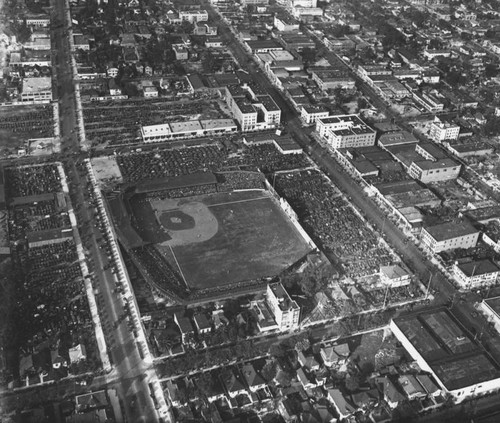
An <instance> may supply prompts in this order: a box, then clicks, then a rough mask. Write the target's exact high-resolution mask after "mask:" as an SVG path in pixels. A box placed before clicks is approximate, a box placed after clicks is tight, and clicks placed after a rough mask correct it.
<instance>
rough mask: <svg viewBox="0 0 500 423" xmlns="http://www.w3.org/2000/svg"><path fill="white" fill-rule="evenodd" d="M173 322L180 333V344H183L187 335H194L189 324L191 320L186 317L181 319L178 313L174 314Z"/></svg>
mask: <svg viewBox="0 0 500 423" xmlns="http://www.w3.org/2000/svg"><path fill="white" fill-rule="evenodd" d="M174 322H175V323H176V324H177V326H179V330H180V331H181V336H182V342H185V340H186V338H187V336H188V335H192V334H194V328H193V325H192V324H191V320H189V319H188V318H187V317H182V316H180V315H179V314H178V313H174Z"/></svg>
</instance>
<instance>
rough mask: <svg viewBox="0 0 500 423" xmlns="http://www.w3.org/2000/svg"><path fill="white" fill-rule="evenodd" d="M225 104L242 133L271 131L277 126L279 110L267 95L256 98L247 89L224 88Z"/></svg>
mask: <svg viewBox="0 0 500 423" xmlns="http://www.w3.org/2000/svg"><path fill="white" fill-rule="evenodd" d="M225 97H226V103H227V106H228V107H229V109H230V110H231V113H232V115H233V118H234V119H235V120H236V121H237V122H238V123H239V125H240V128H241V131H242V132H248V131H256V130H263V129H272V128H275V127H277V126H278V125H279V123H280V120H281V109H280V108H279V107H278V106H277V105H276V103H275V102H274V100H273V99H272V97H271V96H269V95H261V96H259V97H257V96H256V95H255V94H254V93H253V91H252V90H251V89H250V88H249V87H240V86H237V85H232V86H229V87H226V91H225Z"/></svg>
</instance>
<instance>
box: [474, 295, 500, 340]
mask: <svg viewBox="0 0 500 423" xmlns="http://www.w3.org/2000/svg"><path fill="white" fill-rule="evenodd" d="M479 310H481V312H482V313H483V314H485V315H486V317H487V318H488V320H489V321H491V322H493V324H494V325H495V329H496V330H497V331H498V332H500V297H492V298H485V299H484V300H483V301H481V302H480V303H479Z"/></svg>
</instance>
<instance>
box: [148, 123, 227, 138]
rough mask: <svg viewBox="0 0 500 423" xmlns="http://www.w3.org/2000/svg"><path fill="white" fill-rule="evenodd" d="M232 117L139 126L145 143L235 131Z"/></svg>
mask: <svg viewBox="0 0 500 423" xmlns="http://www.w3.org/2000/svg"><path fill="white" fill-rule="evenodd" d="M236 130H237V126H236V124H235V123H234V121H233V120H232V119H207V120H188V121H184V122H171V123H163V124H159V125H147V126H142V127H141V135H142V140H143V141H144V142H146V143H149V142H161V141H168V140H175V139H183V138H196V137H204V136H213V135H219V134H224V133H231V132H236Z"/></svg>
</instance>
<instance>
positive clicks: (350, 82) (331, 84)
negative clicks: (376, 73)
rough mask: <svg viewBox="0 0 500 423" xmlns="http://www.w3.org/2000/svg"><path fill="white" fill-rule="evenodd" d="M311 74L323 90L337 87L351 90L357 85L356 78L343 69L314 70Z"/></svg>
mask: <svg viewBox="0 0 500 423" xmlns="http://www.w3.org/2000/svg"><path fill="white" fill-rule="evenodd" d="M311 76H312V79H313V81H314V82H316V84H318V87H319V88H320V89H321V90H322V91H327V90H331V89H335V88H343V89H346V90H350V89H353V88H354V86H355V81H354V79H353V78H351V77H350V76H349V73H348V72H345V71H342V70H323V71H321V70H314V71H312V72H311Z"/></svg>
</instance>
